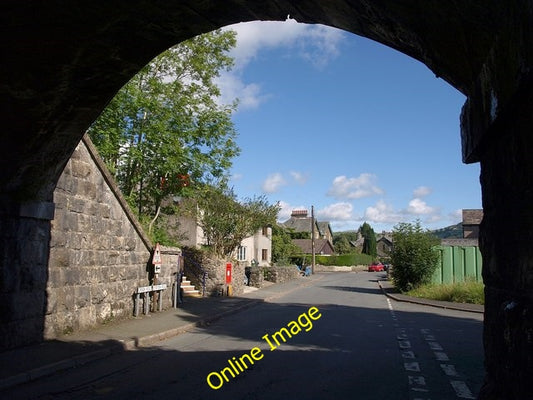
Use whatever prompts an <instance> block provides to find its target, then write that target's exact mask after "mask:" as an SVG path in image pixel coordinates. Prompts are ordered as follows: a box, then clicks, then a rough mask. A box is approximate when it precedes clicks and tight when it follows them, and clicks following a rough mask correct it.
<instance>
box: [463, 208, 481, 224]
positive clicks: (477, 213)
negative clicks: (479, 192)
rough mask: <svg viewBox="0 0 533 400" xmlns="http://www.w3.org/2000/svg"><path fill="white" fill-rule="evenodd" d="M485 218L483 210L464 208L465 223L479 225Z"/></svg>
mask: <svg viewBox="0 0 533 400" xmlns="http://www.w3.org/2000/svg"><path fill="white" fill-rule="evenodd" d="M482 219H483V210H479V209H475V210H469V209H464V210H463V225H479V224H480V223H481V220H482Z"/></svg>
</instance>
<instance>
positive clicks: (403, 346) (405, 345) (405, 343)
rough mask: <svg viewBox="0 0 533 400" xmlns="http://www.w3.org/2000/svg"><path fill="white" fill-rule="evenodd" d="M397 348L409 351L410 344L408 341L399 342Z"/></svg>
mask: <svg viewBox="0 0 533 400" xmlns="http://www.w3.org/2000/svg"><path fill="white" fill-rule="evenodd" d="M398 346H400V349H410V348H411V342H410V341H409V340H399V341H398Z"/></svg>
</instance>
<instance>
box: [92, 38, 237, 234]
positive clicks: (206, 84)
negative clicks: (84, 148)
mask: <svg viewBox="0 0 533 400" xmlns="http://www.w3.org/2000/svg"><path fill="white" fill-rule="evenodd" d="M235 44H236V34H235V32H233V31H221V30H217V31H214V32H211V33H207V34H204V35H200V36H197V37H195V38H193V39H190V40H188V41H185V42H183V43H181V44H179V45H177V46H174V47H172V48H171V49H169V50H167V51H165V52H164V53H162V54H161V55H159V56H158V57H156V58H155V59H154V60H153V61H151V62H150V63H149V64H148V65H146V66H145V67H144V68H143V69H142V70H141V71H140V72H139V73H138V74H137V75H136V76H135V77H133V78H132V79H131V80H130V81H129V82H128V83H127V84H126V85H125V86H124V87H123V88H122V89H121V90H120V91H119V93H118V94H117V95H116V97H115V98H114V99H113V100H112V101H111V102H110V104H109V106H108V107H107V108H106V109H105V110H104V112H103V113H102V115H101V116H100V117H99V118H98V119H97V120H96V121H95V122H94V123H93V125H92V126H91V127H90V129H89V134H90V136H91V139H92V140H93V142H94V143H95V145H96V146H97V148H98V150H99V152H100V154H101V156H102V158H103V159H104V160H105V162H106V163H107V165H108V167H109V169H110V171H111V172H112V173H113V174H114V176H115V178H116V179H117V181H118V183H119V186H120V188H121V190H122V192H123V194H124V195H125V196H126V198H127V199H128V200H129V201H130V204H131V205H132V206H134V208H136V209H137V208H138V211H139V214H142V213H145V212H148V213H149V214H150V215H151V216H152V217H154V219H153V220H152V224H153V222H154V221H155V218H157V216H158V215H159V211H160V207H161V203H162V201H163V199H164V198H165V197H166V196H168V195H169V194H174V195H177V194H179V195H186V194H187V191H188V188H189V186H190V185H191V184H192V183H199V182H206V181H208V180H210V179H212V178H219V177H222V176H224V175H225V174H227V171H228V170H229V168H230V166H231V163H232V159H233V158H234V157H235V156H237V155H238V154H239V149H238V147H237V144H236V142H235V138H236V132H235V129H234V126H233V123H232V121H231V113H232V112H233V111H234V109H235V106H236V103H234V104H231V105H224V106H223V105H220V104H219V103H218V102H217V97H218V96H219V95H220V91H219V88H218V87H217V86H216V84H215V78H216V77H217V76H218V75H219V73H220V71H221V70H224V69H226V70H228V69H230V68H231V67H232V65H233V59H232V58H231V57H229V56H228V52H229V50H231V49H232V48H233V47H234V46H235Z"/></svg>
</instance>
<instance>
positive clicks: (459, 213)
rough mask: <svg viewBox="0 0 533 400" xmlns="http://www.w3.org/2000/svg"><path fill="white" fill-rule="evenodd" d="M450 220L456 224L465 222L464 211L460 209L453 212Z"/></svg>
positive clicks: (449, 216)
mask: <svg viewBox="0 0 533 400" xmlns="http://www.w3.org/2000/svg"><path fill="white" fill-rule="evenodd" d="M448 218H450V219H451V220H452V221H454V223H458V222H462V221H463V209H462V208H459V209H457V210H455V211H453V212H451V213H450V214H449V215H448Z"/></svg>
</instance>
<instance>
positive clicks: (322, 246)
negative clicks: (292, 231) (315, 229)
mask: <svg viewBox="0 0 533 400" xmlns="http://www.w3.org/2000/svg"><path fill="white" fill-rule="evenodd" d="M292 242H293V243H294V244H295V245H296V246H298V247H299V248H300V249H301V250H302V253H304V254H311V253H312V252H313V249H312V244H311V239H293V240H292ZM334 252H335V250H334V249H333V247H332V246H331V243H330V242H329V241H328V240H326V239H315V254H333V253H334Z"/></svg>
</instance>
